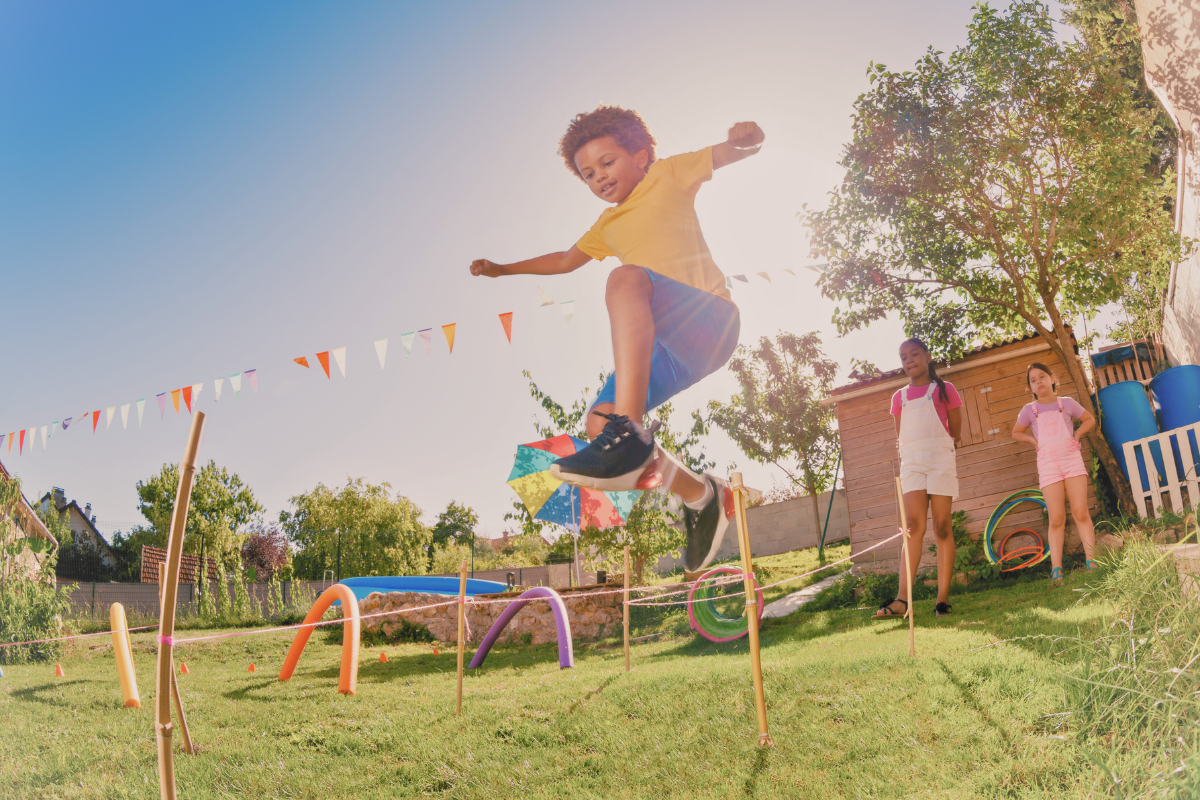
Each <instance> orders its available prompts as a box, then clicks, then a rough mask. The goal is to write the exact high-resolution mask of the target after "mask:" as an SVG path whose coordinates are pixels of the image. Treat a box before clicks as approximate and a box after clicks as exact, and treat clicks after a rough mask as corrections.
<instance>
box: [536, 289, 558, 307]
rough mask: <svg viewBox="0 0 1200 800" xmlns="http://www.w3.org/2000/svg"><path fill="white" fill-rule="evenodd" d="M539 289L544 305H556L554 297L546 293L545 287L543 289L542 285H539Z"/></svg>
mask: <svg viewBox="0 0 1200 800" xmlns="http://www.w3.org/2000/svg"><path fill="white" fill-rule="evenodd" d="M537 290H538V294H540V295H541V296H542V305H544V306H552V305H554V298H553V297H551V296H550V295H548V294H546V290H545V289H543V288H542V287H540V286H539V287H537Z"/></svg>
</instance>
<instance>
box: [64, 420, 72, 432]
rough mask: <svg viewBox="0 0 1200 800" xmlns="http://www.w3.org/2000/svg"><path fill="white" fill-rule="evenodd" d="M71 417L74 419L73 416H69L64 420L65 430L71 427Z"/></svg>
mask: <svg viewBox="0 0 1200 800" xmlns="http://www.w3.org/2000/svg"><path fill="white" fill-rule="evenodd" d="M71 419H72V418H71V417H67V418H66V419H64V420H63V430H64V431H65V430H66V429H67V428H69V427H71Z"/></svg>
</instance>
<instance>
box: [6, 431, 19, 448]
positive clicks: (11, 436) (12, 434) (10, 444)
mask: <svg viewBox="0 0 1200 800" xmlns="http://www.w3.org/2000/svg"><path fill="white" fill-rule="evenodd" d="M16 435H17V434H16V433H10V434H9V435H8V452H10V453H11V452H12V443H13V437H14V436H16Z"/></svg>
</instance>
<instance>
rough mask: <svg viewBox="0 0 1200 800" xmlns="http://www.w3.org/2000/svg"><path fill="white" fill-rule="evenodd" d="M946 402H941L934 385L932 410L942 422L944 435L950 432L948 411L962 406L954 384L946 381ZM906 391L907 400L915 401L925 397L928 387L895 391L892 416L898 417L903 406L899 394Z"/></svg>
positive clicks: (913, 387) (912, 387)
mask: <svg viewBox="0 0 1200 800" xmlns="http://www.w3.org/2000/svg"><path fill="white" fill-rule="evenodd" d="M945 383H946V401H945V402H942V393H941V391H940V390H939V389H938V388H937V386H936V385H935V386H934V388H933V408H934V410H935V411H937V415H938V419H940V420H941V421H942V427H943V428H945V429H946V433H949V432H950V409H952V408H958V407H959V406H961V405H962V404H963V401H962V398H961V397H959V396H958V390H957V389H955V388H954V384H953V383H951V382H950V381H946V382H945ZM904 391H907V392H908V399H909V400H917V399H919V398H921V397H924V396H925V393H926V392H927V391H929V387H928V386H906V387H904V388H903V389H897V390H896V393H895V394H894V395H892V416H893V417H898V416H900V411H901V410H902V409H903V404H902V402H901V400H900V393H901V392H904Z"/></svg>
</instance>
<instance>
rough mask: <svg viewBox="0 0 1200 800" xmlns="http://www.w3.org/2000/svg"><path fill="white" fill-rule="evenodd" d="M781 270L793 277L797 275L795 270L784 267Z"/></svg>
mask: <svg viewBox="0 0 1200 800" xmlns="http://www.w3.org/2000/svg"><path fill="white" fill-rule="evenodd" d="M783 271H784V272H786V273H787V274H788V275H791V276H792V277H793V278H795V277H797V276H796V272H795V270H792V269H788V268H787V267H784V269H783Z"/></svg>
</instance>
